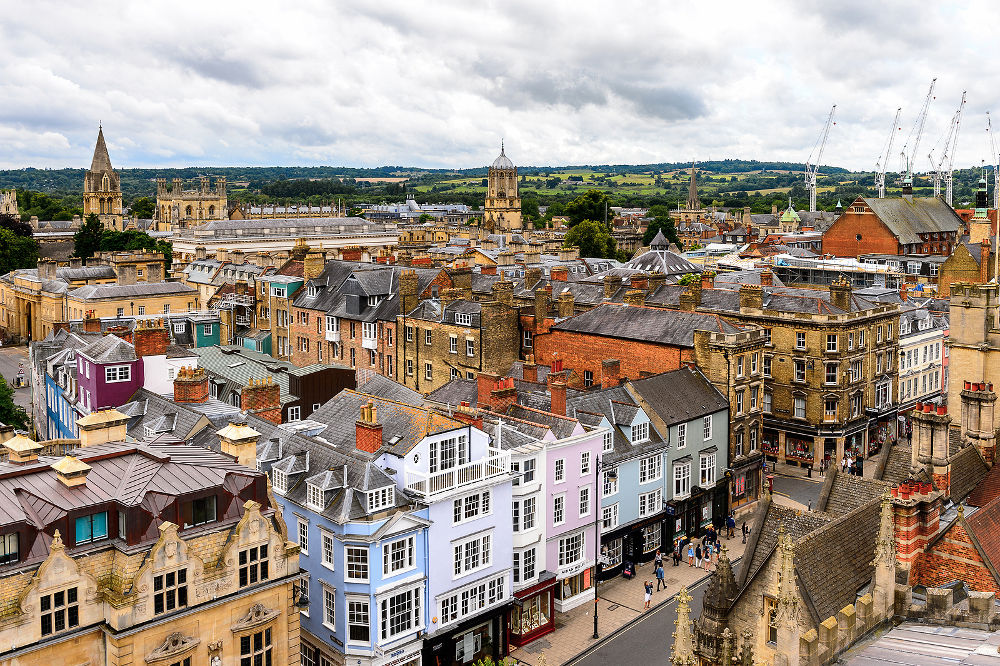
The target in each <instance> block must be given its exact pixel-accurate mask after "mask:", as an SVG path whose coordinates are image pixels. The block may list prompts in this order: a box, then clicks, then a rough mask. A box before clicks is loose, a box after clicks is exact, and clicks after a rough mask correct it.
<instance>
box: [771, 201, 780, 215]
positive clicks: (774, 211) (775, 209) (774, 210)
mask: <svg viewBox="0 0 1000 666" xmlns="http://www.w3.org/2000/svg"><path fill="white" fill-rule="evenodd" d="M771 215H774V216H775V217H777V216H778V204H776V203H773V204H771Z"/></svg>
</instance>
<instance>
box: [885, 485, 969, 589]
mask: <svg viewBox="0 0 1000 666" xmlns="http://www.w3.org/2000/svg"><path fill="white" fill-rule="evenodd" d="M890 501H891V502H892V509H893V511H892V514H893V523H894V525H893V527H894V530H893V531H894V532H895V537H896V538H895V541H896V544H895V545H896V562H897V564H898V565H899V566H900V568H902V569H904V570H906V571H909V570H910V569H911V565H912V564H913V563H914V561H915V560H916V559H917V556H918V555H919V554H920V553H922V552H924V549H925V548H926V546H927V543H928V541H929V540H930V539H931V538H933V537H934V535H935V534H937V532H938V530H939V528H940V522H941V520H940V519H941V504H942V492H941V491H940V490H934V487H933V486H932V485H931V484H930V483H928V482H923V483H921V482H915V481H907V482H906V483H902V484H900V485H899V486H896V487H894V488H892V490H891V491H890ZM960 510H961V509H960Z"/></svg>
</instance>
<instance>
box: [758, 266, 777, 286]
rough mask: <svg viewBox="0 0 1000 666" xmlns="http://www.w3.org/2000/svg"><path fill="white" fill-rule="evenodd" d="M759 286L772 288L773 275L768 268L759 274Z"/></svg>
mask: <svg viewBox="0 0 1000 666" xmlns="http://www.w3.org/2000/svg"><path fill="white" fill-rule="evenodd" d="M760 286H762V287H773V286H774V273H772V272H771V270H770V269H769V268H765V269H764V270H762V271H761V272H760Z"/></svg>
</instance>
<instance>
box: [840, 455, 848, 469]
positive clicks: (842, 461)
mask: <svg viewBox="0 0 1000 666" xmlns="http://www.w3.org/2000/svg"><path fill="white" fill-rule="evenodd" d="M840 471H841V472H846V471H847V454H846V453H845V454H844V457H843V458H841V459H840Z"/></svg>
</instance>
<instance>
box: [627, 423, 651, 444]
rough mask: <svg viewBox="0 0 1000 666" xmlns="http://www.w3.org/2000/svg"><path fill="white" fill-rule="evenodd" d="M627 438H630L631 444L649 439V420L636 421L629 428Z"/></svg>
mask: <svg viewBox="0 0 1000 666" xmlns="http://www.w3.org/2000/svg"><path fill="white" fill-rule="evenodd" d="M629 438H630V439H631V440H632V443H633V444H639V443H641V442H648V441H649V421H643V422H642V423H636V424H635V425H634V426H632V428H631V430H629Z"/></svg>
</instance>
